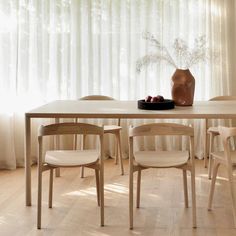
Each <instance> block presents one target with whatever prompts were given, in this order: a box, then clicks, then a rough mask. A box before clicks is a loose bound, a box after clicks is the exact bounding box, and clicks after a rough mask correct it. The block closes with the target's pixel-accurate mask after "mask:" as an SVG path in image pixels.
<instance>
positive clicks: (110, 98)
mask: <svg viewBox="0 0 236 236" xmlns="http://www.w3.org/2000/svg"><path fill="white" fill-rule="evenodd" d="M79 100H91V101H92V100H94V101H99V100H115V99H114V98H112V97H109V96H105V95H88V96H85V97H81V98H80V99H79ZM118 126H120V119H118Z"/></svg>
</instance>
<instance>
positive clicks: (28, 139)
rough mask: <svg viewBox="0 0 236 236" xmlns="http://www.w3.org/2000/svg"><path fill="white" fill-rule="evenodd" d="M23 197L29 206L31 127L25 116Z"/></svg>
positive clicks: (28, 118)
mask: <svg viewBox="0 0 236 236" xmlns="http://www.w3.org/2000/svg"><path fill="white" fill-rule="evenodd" d="M25 184H26V186H25V196H26V206H31V127H30V117H28V116H27V115H25Z"/></svg>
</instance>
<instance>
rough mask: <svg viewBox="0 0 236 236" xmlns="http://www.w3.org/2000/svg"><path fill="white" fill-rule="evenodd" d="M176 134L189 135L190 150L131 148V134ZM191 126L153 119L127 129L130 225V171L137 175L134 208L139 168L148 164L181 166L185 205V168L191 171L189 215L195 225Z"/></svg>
mask: <svg viewBox="0 0 236 236" xmlns="http://www.w3.org/2000/svg"><path fill="white" fill-rule="evenodd" d="M157 135H159V136H160V135H166V136H167V135H175V136H176V135H179V136H187V137H189V146H190V151H181V150H178V151H138V152H134V150H133V146H134V138H135V137H140V136H143V137H144V136H157ZM193 135H194V132H193V128H191V127H189V126H184V125H181V124H174V123H154V124H146V125H141V126H137V127H131V128H130V130H129V150H130V151H129V160H130V164H129V168H130V171H129V173H130V174H129V216H130V229H132V228H133V174H134V172H136V171H137V172H138V176H137V208H139V206H140V187H141V171H142V170H144V169H147V168H172V167H175V168H180V169H182V170H183V179H184V196H185V206H186V207H188V190H187V189H188V188H187V173H186V172H187V170H189V171H190V172H191V183H192V184H191V186H192V217H193V219H192V220H193V227H196V197H195V167H194V149H193V148H194V145H193Z"/></svg>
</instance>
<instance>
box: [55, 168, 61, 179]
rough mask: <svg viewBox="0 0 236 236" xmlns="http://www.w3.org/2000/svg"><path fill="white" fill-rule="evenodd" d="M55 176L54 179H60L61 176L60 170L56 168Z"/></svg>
mask: <svg viewBox="0 0 236 236" xmlns="http://www.w3.org/2000/svg"><path fill="white" fill-rule="evenodd" d="M55 176H56V177H60V176H61V170H60V168H56V171H55Z"/></svg>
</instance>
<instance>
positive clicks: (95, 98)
mask: <svg viewBox="0 0 236 236" xmlns="http://www.w3.org/2000/svg"><path fill="white" fill-rule="evenodd" d="M79 100H115V99H114V98H112V97H109V96H104V95H88V96H85V97H82V98H80V99H79Z"/></svg>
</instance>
